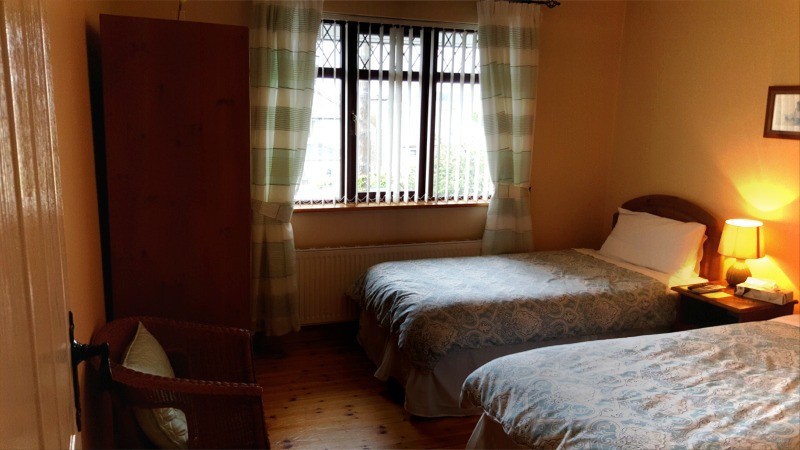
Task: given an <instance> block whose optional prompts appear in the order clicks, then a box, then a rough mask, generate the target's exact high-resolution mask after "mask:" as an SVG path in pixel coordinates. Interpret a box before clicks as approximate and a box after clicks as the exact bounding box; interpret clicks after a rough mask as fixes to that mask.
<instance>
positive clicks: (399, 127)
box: [356, 80, 421, 192]
mask: <svg viewBox="0 0 800 450" xmlns="http://www.w3.org/2000/svg"><path fill="white" fill-rule="evenodd" d="M392 86H393V84H392V83H390V82H389V81H375V80H373V81H366V80H361V81H359V82H358V127H357V129H358V136H357V139H358V141H357V143H356V145H357V148H358V161H357V170H358V172H357V179H356V182H357V183H356V188H357V190H358V192H387V191H389V190H390V189H394V190H395V191H397V190H398V189H399V190H401V191H406V190H411V191H414V190H416V189H417V180H418V178H419V124H420V120H421V118H420V114H421V112H420V102H419V99H420V86H419V82H412V83H408V82H403V83H402V84H401V86H396V84H395V90H394V93H392ZM393 94H394V96H395V101H397V96H398V95H400V96H401V101H400V102H398V103H397V107H394V108H393V107H392V103H391V102H390V101H389V100H390V98H391V97H392V95H393ZM393 123H394V126H392V124H393ZM395 133H398V135H399V140H398V139H397V137H398V135H395ZM393 142H397V143H396V144H394V145H392V143H393Z"/></svg>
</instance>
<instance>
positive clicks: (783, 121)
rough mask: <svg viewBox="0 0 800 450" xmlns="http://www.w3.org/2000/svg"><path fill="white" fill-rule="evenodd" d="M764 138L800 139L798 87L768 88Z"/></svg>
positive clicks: (799, 90)
mask: <svg viewBox="0 0 800 450" xmlns="http://www.w3.org/2000/svg"><path fill="white" fill-rule="evenodd" d="M764 137H768V138H780V139H800V86H770V87H769V91H768V93H767V114H766V118H765V119H764Z"/></svg>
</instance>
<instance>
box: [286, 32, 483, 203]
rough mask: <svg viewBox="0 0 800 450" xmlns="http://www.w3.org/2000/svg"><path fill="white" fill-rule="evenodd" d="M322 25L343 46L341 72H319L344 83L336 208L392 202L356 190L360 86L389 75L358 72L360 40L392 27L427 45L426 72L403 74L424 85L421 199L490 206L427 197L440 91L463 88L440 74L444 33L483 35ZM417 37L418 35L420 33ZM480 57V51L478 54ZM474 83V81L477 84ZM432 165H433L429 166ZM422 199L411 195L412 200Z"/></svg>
mask: <svg viewBox="0 0 800 450" xmlns="http://www.w3.org/2000/svg"><path fill="white" fill-rule="evenodd" d="M323 23H328V24H336V25H339V26H340V27H341V29H340V32H339V39H340V41H339V45H340V48H341V49H342V52H341V60H340V61H339V67H338V68H330V67H327V68H324V67H317V69H316V70H317V74H316V78H333V79H339V80H340V81H341V99H342V102H341V106H340V114H341V119H342V120H341V123H340V155H341V156H340V173H339V198H338V199H336V201H334V204H339V203H349V202H356V203H362V202H370V203H372V202H384V203H386V205H387V206H390V205H391V204H393V203H391V202H388V201H387V192H385V191H375V192H359V191H358V190H357V189H356V187H357V186H356V182H357V178H358V177H357V176H356V171H357V161H358V160H357V156H358V148H357V143H358V139H356V136H357V133H358V130H357V120H356V118H357V117H358V116H357V114H358V82H359V81H364V80H366V81H380V80H386V79H388V78H389V76H388V70H383V69H377V70H375V69H372V70H371V69H362V68H360V67H359V61H358V46H359V34H360V33H363V32H364V31H365V30H366V31H368V32H369V33H370V34H371V35H374V36H379V35H380V34H381V30H383V32H384V33H383V35H384V36H386V35H388V30H389V29H390V28H392V27H402V28H403V35H404V36H409V34H410V33H411V30H412V29H413V30H417V31H419V33H420V34H419V36H420V38H421V41H422V45H421V47H422V56H421V67H420V70H419V71H411V72H410V73H408V74H407V73H404V74H403V80H407V79H408V76H409V74H410V76H411V80H412V81H418V82H419V83H420V124H419V125H420V133H419V134H420V136H419V154H418V155H417V156H418V170H417V172H418V180H417V186H418V187H420V189H419V192H418V198H419V199H420V200H422V199H425V200H428V201H444V202H451V201H466V202H468V203H470V204H471V203H478V202H481V201H485V200H488V199H489V197H490V196H488V197H487V198H484V199H478V198H472V196H466V195H465V196H463V197H461V198H444V197H439V198H431V197H426V194H427V193H430V192H433V190H434V189H433V183H434V170H435V164H434V161H435V156H436V149H435V137H436V120H435V119H436V99H437V88H438V85H439V83H442V82H461V77H462V74H461V73H450V72H446V73H445V72H439V68H438V52H439V36H440V34H441V33H443V32H464V33H471V34H475V35H476V38H477V33H478V31H477V30H476V29H470V28H466V27H453V28H445V27H441V26H432V25H414V24H408V23H390V22H369V21H363V20H343V19H333V18H324V19H322V21H321V23H320V25H322V24H323ZM415 35H416V33H415ZM474 51H477V47H476V48H475V49H474ZM463 77H464V83H471V84H476V85H477V84H480V74H479V73H477V72H476V73H474V75H473V74H471V73H464V74H463ZM473 77H474V80H473ZM428 162H430V163H431V164H428ZM415 194H417V193H416V192H415V191H412V190H409V191H408V195H409V197H411V196H414V195H415ZM318 201H319V200H317V199H312V200H303V201H297V202H296V203H298V204H315V203H316V202H318Z"/></svg>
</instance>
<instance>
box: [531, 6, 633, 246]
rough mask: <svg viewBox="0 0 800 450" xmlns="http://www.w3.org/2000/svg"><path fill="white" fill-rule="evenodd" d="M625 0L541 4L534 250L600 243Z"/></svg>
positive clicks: (607, 219)
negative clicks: (542, 13)
mask: <svg viewBox="0 0 800 450" xmlns="http://www.w3.org/2000/svg"><path fill="white" fill-rule="evenodd" d="M624 21H625V3H624V2H616V1H612V2H601V1H587V2H580V1H564V2H562V4H561V6H559V7H557V8H555V9H552V10H547V9H544V20H543V21H542V27H541V30H540V51H539V55H540V56H539V58H540V61H539V86H538V100H537V109H536V131H535V139H534V144H533V162H532V167H531V184H532V186H533V191H532V193H531V215H532V221H533V238H534V245H535V247H536V249H537V250H551V249H563V248H569V247H588V248H599V246H600V245H601V244H602V243H603V240H604V239H605V237H606V235H607V231H604V230H605V226H606V225H609V226H610V224H611V214H610V213H607V212H606V211H605V209H604V208H603V204H604V200H605V186H606V181H607V173H606V168H607V167H608V158H609V155H610V152H611V145H612V141H613V131H614V113H615V110H616V97H617V82H618V80H619V70H620V58H619V55H620V49H621V46H622V26H623V23H624Z"/></svg>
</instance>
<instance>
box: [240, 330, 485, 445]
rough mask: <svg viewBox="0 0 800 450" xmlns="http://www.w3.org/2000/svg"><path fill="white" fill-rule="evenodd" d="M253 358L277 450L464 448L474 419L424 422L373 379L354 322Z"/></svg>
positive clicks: (295, 338) (306, 333) (305, 334)
mask: <svg viewBox="0 0 800 450" xmlns="http://www.w3.org/2000/svg"><path fill="white" fill-rule="evenodd" d="M282 345H283V349H284V351H285V355H275V354H274V352H271V353H267V354H263V353H262V354H256V360H255V367H256V376H257V379H258V382H259V384H261V386H263V387H264V409H265V416H266V418H267V428H268V433H269V438H270V443H271V444H272V448H273V449H288V448H293V449H300V448H331V449H333V448H347V449H373V448H464V445H465V444H466V443H467V440H468V439H469V436H470V434H471V433H472V428H473V427H474V426H475V423H476V422H477V420H478V418H477V417H465V418H442V419H420V418H412V417H409V415H408V414H407V413H406V412H405V411H404V410H403V406H402V393H399V392H398V389H392V388H390V387H387V384H386V383H383V382H381V381H379V380H377V379H375V378H374V377H373V376H372V374H373V373H374V372H375V366H374V365H373V364H372V363H371V362H370V361H369V360H368V359H367V357H366V356H365V355H364V352H363V350H361V347H359V346H358V344H357V343H356V340H355V325H350V324H348V325H336V326H327V327H316V328H309V329H304V330H303V331H301V332H300V333H296V334H294V335H292V336H290V337H289V338H286V339H284V340H283V342H282Z"/></svg>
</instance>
